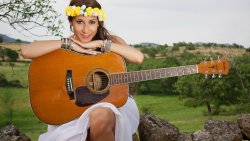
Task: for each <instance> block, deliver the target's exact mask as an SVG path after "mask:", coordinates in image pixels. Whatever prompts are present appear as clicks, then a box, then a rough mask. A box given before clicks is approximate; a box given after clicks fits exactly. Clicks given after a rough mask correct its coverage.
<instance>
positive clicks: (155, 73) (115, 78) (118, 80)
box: [109, 65, 198, 85]
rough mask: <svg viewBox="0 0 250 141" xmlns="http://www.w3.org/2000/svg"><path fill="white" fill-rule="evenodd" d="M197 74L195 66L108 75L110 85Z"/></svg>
mask: <svg viewBox="0 0 250 141" xmlns="http://www.w3.org/2000/svg"><path fill="white" fill-rule="evenodd" d="M196 73H198V70H197V66H196V65H189V66H180V67H170V68H160V69H151V70H142V71H133V72H125V73H113V74H110V75H109V78H110V84H111V85H114V84H122V83H133V82H139V81H147V80H154V79H161V78H167V77H175V76H181V75H189V74H196Z"/></svg>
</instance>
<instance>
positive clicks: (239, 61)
mask: <svg viewBox="0 0 250 141" xmlns="http://www.w3.org/2000/svg"><path fill="white" fill-rule="evenodd" d="M141 50H142V52H144V53H145V54H151V55H148V56H149V57H147V58H145V60H144V62H143V63H142V64H141V65H133V64H128V65H127V66H128V71H136V70H146V69H154V68H167V67H175V66H185V65H194V64H198V63H200V62H201V61H203V60H204V58H208V57H207V56H205V55H203V54H201V53H200V54H194V53H190V52H188V51H186V50H185V51H184V52H183V53H182V54H181V55H180V56H178V57H176V56H175V54H174V53H173V52H174V51H169V52H167V51H166V50H164V49H162V47H159V48H158V47H156V48H153V47H146V48H145V47H144V48H142V49H141ZM164 51H165V52H164ZM162 52H164V56H165V57H164V58H161V59H158V58H155V57H154V55H153V54H157V53H162ZM218 55H219V56H223V55H222V54H219V53H211V56H214V57H215V56H216V57H217V56H218ZM228 59H229V62H230V66H231V68H230V73H229V75H227V76H224V77H223V78H218V76H217V77H216V78H214V79H213V78H211V76H210V77H209V78H207V79H206V78H205V76H203V75H198V74H196V75H188V76H180V77H172V78H166V79H159V80H152V81H145V82H139V83H132V84H130V92H131V93H137V94H162V95H178V96H179V97H180V99H183V100H184V101H185V105H186V106H192V107H197V106H206V107H207V113H208V114H216V113H219V112H220V110H221V107H222V106H224V105H234V106H235V110H236V111H241V112H242V111H245V112H246V111H248V112H250V90H249V88H250V75H249V74H250V65H249V64H250V53H249V52H247V51H246V52H245V53H244V54H243V55H242V56H239V57H233V58H232V57H230V58H228Z"/></svg>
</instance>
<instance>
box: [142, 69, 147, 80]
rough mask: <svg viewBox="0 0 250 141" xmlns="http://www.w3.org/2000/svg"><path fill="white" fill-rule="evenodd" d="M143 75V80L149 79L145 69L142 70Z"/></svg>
mask: <svg viewBox="0 0 250 141" xmlns="http://www.w3.org/2000/svg"><path fill="white" fill-rule="evenodd" d="M142 76H143V80H147V75H146V73H145V71H142Z"/></svg>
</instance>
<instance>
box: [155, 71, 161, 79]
mask: <svg viewBox="0 0 250 141" xmlns="http://www.w3.org/2000/svg"><path fill="white" fill-rule="evenodd" d="M155 72H156V77H155V78H161V77H160V73H159V70H155Z"/></svg>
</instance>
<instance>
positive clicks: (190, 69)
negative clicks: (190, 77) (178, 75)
mask: <svg viewBox="0 0 250 141" xmlns="http://www.w3.org/2000/svg"><path fill="white" fill-rule="evenodd" d="M188 71H189V74H192V66H189V67H188Z"/></svg>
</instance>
